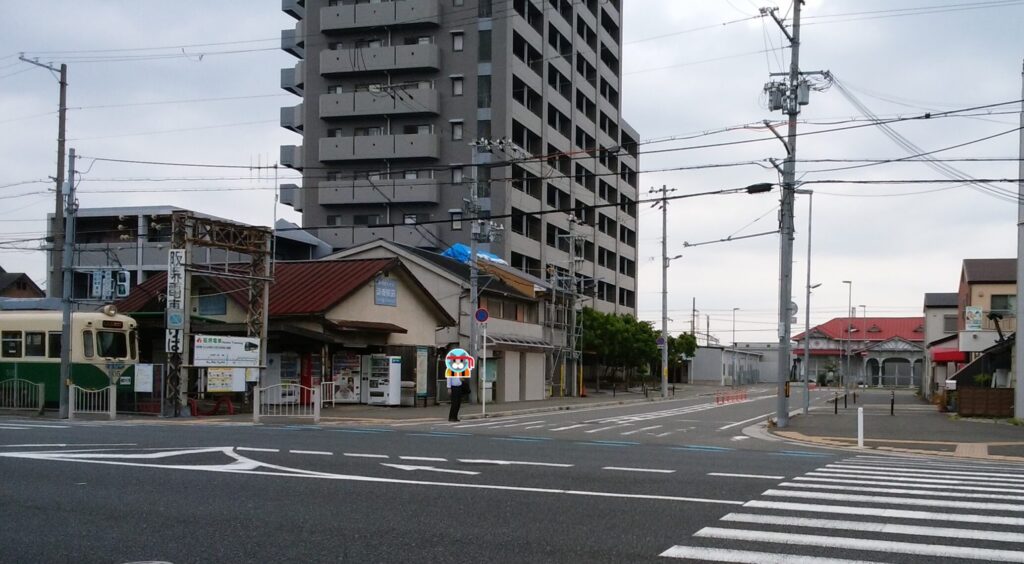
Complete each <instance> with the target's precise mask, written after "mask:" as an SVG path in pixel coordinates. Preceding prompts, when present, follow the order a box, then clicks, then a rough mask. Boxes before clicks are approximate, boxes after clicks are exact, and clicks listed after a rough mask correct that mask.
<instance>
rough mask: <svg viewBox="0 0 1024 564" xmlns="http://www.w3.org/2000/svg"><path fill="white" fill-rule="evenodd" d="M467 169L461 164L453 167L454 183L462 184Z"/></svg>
mask: <svg viewBox="0 0 1024 564" xmlns="http://www.w3.org/2000/svg"><path fill="white" fill-rule="evenodd" d="M464 175H465V171H464V170H463V168H462V167H461V166H456V167H452V184H462V179H463V177H464Z"/></svg>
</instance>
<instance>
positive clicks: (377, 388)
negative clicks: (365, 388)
mask: <svg viewBox="0 0 1024 564" xmlns="http://www.w3.org/2000/svg"><path fill="white" fill-rule="evenodd" d="M369 381H370V382H369V383H370V385H369V401H368V402H367V403H369V404H370V405H399V404H400V403H401V401H402V357H400V356H388V355H384V354H375V355H371V356H370V374H369Z"/></svg>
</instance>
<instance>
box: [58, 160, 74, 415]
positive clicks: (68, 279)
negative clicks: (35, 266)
mask: <svg viewBox="0 0 1024 564" xmlns="http://www.w3.org/2000/svg"><path fill="white" fill-rule="evenodd" d="M69 153H70V154H69V155H68V176H67V178H68V180H67V182H66V183H65V185H64V186H61V189H60V190H58V191H57V195H58V196H59V197H63V198H64V200H65V204H64V205H65V206H66V208H67V213H66V214H61V215H62V216H63V217H66V218H67V226H66V227H67V229H66V230H67V236H66V237H64V241H63V242H64V249H63V251H64V253H63V254H62V259H63V262H62V263H61V270H62V272H61V276H62V277H63V284H61V314H62V315H61V325H62V327H63V329H61V332H60V384H59V389H60V418H61V419H67V418H68V391H69V389H68V386H70V382H71V343H72V342H73V341H72V338H71V335H72V327H71V298H72V297H73V296H72V292H73V291H74V288H75V284H74V278H73V276H74V271H73V270H72V269H73V267H74V256H75V252H74V250H75V212H76V210H77V209H78V203H77V202H76V201H75V150H74V149H71V151H69ZM61 161H63V159H61ZM63 176H64V175H63V174H61V177H63Z"/></svg>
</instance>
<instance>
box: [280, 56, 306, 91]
mask: <svg viewBox="0 0 1024 564" xmlns="http://www.w3.org/2000/svg"><path fill="white" fill-rule="evenodd" d="M305 82H306V65H305V63H304V62H303V61H299V62H298V63H295V66H294V67H292V68H290V69H281V88H282V89H284V90H287V91H288V92H291V93H292V94H295V95H297V96H302V87H303V85H304V84H305Z"/></svg>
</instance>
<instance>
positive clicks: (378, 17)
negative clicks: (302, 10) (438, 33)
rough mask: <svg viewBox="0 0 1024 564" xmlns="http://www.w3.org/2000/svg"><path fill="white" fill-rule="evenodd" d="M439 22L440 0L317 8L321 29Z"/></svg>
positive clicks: (427, 24) (417, 24)
mask: <svg viewBox="0 0 1024 564" xmlns="http://www.w3.org/2000/svg"><path fill="white" fill-rule="evenodd" d="M440 23H441V3H440V1H439V0H399V1H397V2H380V3H376V4H348V5H343V6H328V7H325V8H322V9H321V10H320V31H323V32H331V31H349V30H355V29H363V28H371V27H396V26H436V25H440Z"/></svg>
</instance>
